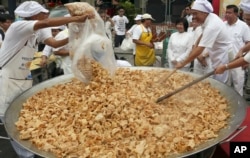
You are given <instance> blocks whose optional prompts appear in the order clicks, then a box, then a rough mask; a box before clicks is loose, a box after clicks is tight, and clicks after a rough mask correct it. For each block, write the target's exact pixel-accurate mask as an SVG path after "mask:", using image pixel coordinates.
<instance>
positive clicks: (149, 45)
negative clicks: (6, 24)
mask: <svg viewBox="0 0 250 158" xmlns="http://www.w3.org/2000/svg"><path fill="white" fill-rule="evenodd" d="M146 46H148V47H149V48H154V47H155V45H154V44H153V43H151V42H149V43H147V44H146Z"/></svg>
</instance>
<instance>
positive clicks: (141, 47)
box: [0, 0, 250, 158]
mask: <svg viewBox="0 0 250 158" xmlns="http://www.w3.org/2000/svg"><path fill="white" fill-rule="evenodd" d="M98 3H100V1H98ZM240 8H241V9H242V10H243V20H244V21H242V20H240V18H239V16H238V15H239V14H238V12H239V8H238V6H236V5H234V4H232V5H228V6H227V7H226V16H225V21H223V20H222V19H221V18H220V17H219V16H218V15H216V14H214V13H213V7H212V5H211V3H210V2H209V1H207V0H195V1H194V3H193V4H192V6H187V7H186V8H185V10H184V11H183V14H182V15H181V16H180V18H178V19H177V20H176V21H175V29H176V32H174V33H172V34H171V35H170V37H169V41H168V46H167V50H166V53H167V55H166V57H167V61H168V65H169V68H172V69H178V70H181V71H193V72H194V73H199V74H206V73H208V72H210V71H214V75H213V78H214V79H216V80H218V81H221V82H223V83H226V84H229V85H231V86H232V87H234V88H235V90H236V91H237V92H238V93H239V94H240V95H243V88H244V85H245V82H244V81H245V73H246V72H248V75H247V76H248V77H249V79H248V80H247V83H246V89H247V90H249V92H250V69H249V68H248V67H249V66H248V64H249V63H250V54H249V53H247V52H248V51H249V50H250V0H249V1H242V2H241V3H240ZM97 11H98V13H99V15H100V17H101V18H102V19H103V22H104V24H105V33H106V35H107V37H108V38H109V40H111V41H112V42H113V46H114V47H120V46H121V44H122V42H123V40H124V39H125V38H126V36H129V37H130V38H131V39H132V42H133V54H134V64H135V66H154V64H155V62H156V55H155V49H154V47H155V46H154V43H155V42H162V41H163V40H165V38H166V35H165V34H163V35H161V36H159V35H155V34H154V33H153V30H152V23H153V21H154V20H155V19H154V18H153V17H152V15H150V14H148V13H145V14H140V15H136V16H135V18H134V21H135V24H134V25H133V26H132V27H131V28H129V29H128V28H127V27H126V25H127V24H128V23H129V20H128V18H127V17H126V12H125V9H124V8H122V7H119V8H117V14H116V15H114V16H113V17H110V15H108V13H107V10H106V9H105V8H99V7H98V9H97ZM15 14H16V15H17V16H19V17H21V18H22V20H18V21H15V19H14V17H11V16H10V15H9V14H6V13H3V14H0V27H1V28H0V46H1V49H0V87H1V89H0V120H1V121H2V122H4V121H5V120H4V113H5V111H6V109H7V108H8V106H9V105H10V103H11V102H12V101H13V99H14V98H15V97H16V96H18V95H19V94H21V93H22V92H23V91H25V90H27V89H29V88H30V87H31V86H32V79H31V78H30V77H29V76H30V70H29V67H28V66H27V65H25V64H24V63H26V62H27V61H32V59H33V55H34V53H35V52H36V51H37V46H38V43H44V44H45V45H46V46H45V48H44V49H43V57H42V62H41V66H44V65H46V63H47V58H48V57H49V56H50V55H51V54H55V55H56V56H57V57H58V58H60V59H61V63H60V66H61V68H62V69H63V73H64V74H69V73H72V71H71V68H70V67H71V58H70V53H69V47H68V45H67V43H68V29H67V24H68V23H71V22H84V21H85V20H86V19H87V18H90V19H91V18H93V15H89V14H85V15H83V16H74V17H71V16H70V15H65V16H64V17H58V18H48V15H49V10H47V9H45V8H44V7H43V6H42V5H40V4H39V3H37V2H35V1H26V2H23V3H22V4H20V5H19V6H18V7H17V8H16V10H15ZM14 21H15V22H14ZM13 37H14V38H13ZM114 55H115V54H114ZM192 61H194V62H193V64H191V63H192ZM117 65H118V66H132V65H131V63H128V62H127V61H119V60H117ZM246 70H247V71H246ZM11 143H12V144H13V147H14V149H15V150H16V152H17V154H18V155H19V156H20V157H30V158H31V157H34V154H33V153H31V152H29V151H27V150H25V149H23V148H22V147H20V146H19V145H18V144H17V143H16V142H14V141H11Z"/></svg>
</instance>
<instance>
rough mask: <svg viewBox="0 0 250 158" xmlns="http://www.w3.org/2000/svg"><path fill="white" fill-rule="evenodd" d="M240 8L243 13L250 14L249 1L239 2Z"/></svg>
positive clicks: (242, 0)
mask: <svg viewBox="0 0 250 158" xmlns="http://www.w3.org/2000/svg"><path fill="white" fill-rule="evenodd" d="M240 8H241V9H242V10H243V13H246V14H250V0H241V2H240Z"/></svg>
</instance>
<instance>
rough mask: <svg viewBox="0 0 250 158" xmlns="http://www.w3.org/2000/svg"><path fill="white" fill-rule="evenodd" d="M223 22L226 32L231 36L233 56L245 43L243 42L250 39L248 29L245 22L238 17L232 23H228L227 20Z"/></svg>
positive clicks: (249, 30)
mask: <svg viewBox="0 0 250 158" xmlns="http://www.w3.org/2000/svg"><path fill="white" fill-rule="evenodd" d="M225 24H226V28H227V31H228V34H229V35H230V36H231V37H233V38H232V44H233V53H234V56H233V58H234V57H235V55H236V54H237V53H238V51H239V50H240V49H241V48H242V47H243V46H244V45H245V43H246V42H248V41H250V29H249V27H248V25H247V24H246V23H245V22H243V21H241V20H239V19H238V20H237V21H236V23H234V24H232V25H229V24H228V22H225Z"/></svg>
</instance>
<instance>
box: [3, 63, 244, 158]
mask: <svg viewBox="0 0 250 158" xmlns="http://www.w3.org/2000/svg"><path fill="white" fill-rule="evenodd" d="M138 69H140V70H145V71H146V70H150V69H156V70H162V68H149V67H131V70H138ZM187 74H189V75H191V76H193V77H199V75H196V74H193V73H187ZM72 78H73V75H64V76H60V77H56V78H54V79H51V80H48V81H45V82H43V83H41V84H38V85H36V86H34V87H32V88H31V89H29V90H27V91H26V92H24V93H23V94H21V95H20V96H18V97H17V98H16V99H15V100H14V101H13V102H12V103H11V105H10V106H9V108H8V109H7V111H6V114H5V117H6V123H5V128H6V131H7V133H8V134H9V136H10V137H11V138H12V139H14V140H15V141H17V142H18V143H19V144H20V145H21V146H23V147H24V148H26V149H28V150H30V151H32V152H34V153H35V154H37V155H39V156H42V157H46V158H47V157H48V158H54V157H55V156H54V155H53V154H52V153H50V152H45V151H41V150H39V149H38V148H37V147H35V146H34V145H33V144H32V143H31V142H30V141H25V140H20V139H19V132H18V131H17V129H16V126H15V122H16V121H17V120H18V117H19V112H20V110H21V109H22V104H23V103H24V102H25V101H26V100H27V99H28V98H29V97H31V96H32V95H34V94H35V93H37V92H39V91H41V90H42V89H44V88H47V87H51V86H53V85H56V84H62V83H65V82H69V81H70V80H71V79H72ZM206 80H207V81H209V82H210V83H211V85H212V86H213V87H216V88H217V89H219V90H220V92H221V94H222V95H223V96H224V97H226V99H227V100H228V102H229V106H230V108H229V112H230V114H231V117H230V118H229V119H228V127H227V128H225V129H222V130H221V131H220V132H219V136H218V137H217V138H215V139H212V140H210V141H208V142H206V143H203V144H201V145H199V146H198V147H196V148H195V149H194V150H192V151H189V152H185V153H181V154H178V155H175V156H174V157H186V156H190V155H193V154H196V153H199V152H202V151H204V150H206V149H208V148H210V147H212V146H215V145H216V144H218V143H220V142H221V141H222V140H224V139H225V138H227V137H228V136H230V135H231V134H232V133H233V132H234V131H235V130H236V129H237V128H238V127H239V126H240V124H241V123H242V121H243V119H244V118H245V115H246V107H247V103H246V101H245V100H244V99H243V98H242V97H241V96H240V95H239V94H238V93H237V92H236V91H234V90H233V89H232V88H231V87H229V86H227V85H225V84H223V83H221V82H218V81H216V80H214V79H211V78H208V79H206ZM194 95H195V94H194Z"/></svg>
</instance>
